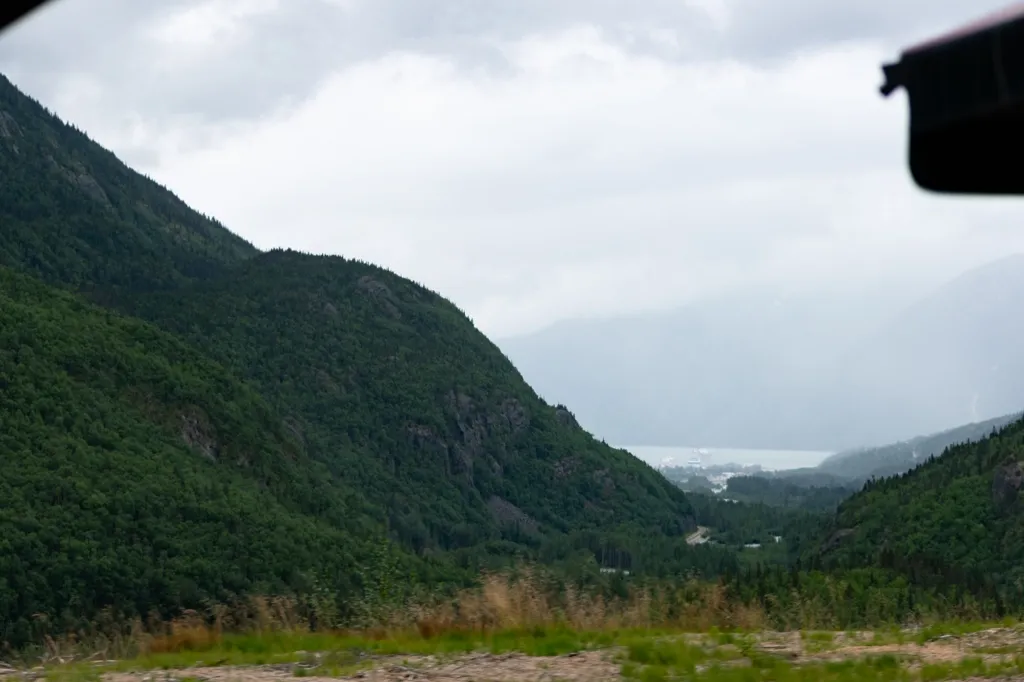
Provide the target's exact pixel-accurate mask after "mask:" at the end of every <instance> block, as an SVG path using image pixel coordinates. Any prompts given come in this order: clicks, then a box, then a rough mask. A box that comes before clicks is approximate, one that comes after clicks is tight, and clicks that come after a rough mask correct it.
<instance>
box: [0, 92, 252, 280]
mask: <svg viewBox="0 0 1024 682" xmlns="http://www.w3.org/2000/svg"><path fill="white" fill-rule="evenodd" d="M0 178H3V181H2V182H0V225H2V229H0V265H8V266H11V267H15V268H18V269H21V270H24V271H27V272H29V273H31V274H33V275H35V276H37V277H40V278H42V279H44V280H46V281H48V282H50V283H54V284H61V285H71V286H74V287H78V288H93V287H126V288H130V289H133V290H138V289H150V288H154V287H161V286H169V285H174V284H179V283H181V282H184V281H188V280H189V279H192V278H194V277H202V276H207V275H210V274H212V273H214V272H217V271H219V269H220V268H221V267H223V266H225V265H228V264H232V263H237V262H239V261H241V260H243V259H245V258H248V257H250V256H253V255H255V254H256V253H257V251H256V249H255V248H254V247H252V246H251V245H250V244H249V243H248V242H246V241H245V240H244V239H242V238H241V237H239V236H237V235H235V234H232V233H231V232H229V231H228V230H227V229H225V228H224V227H223V226H222V225H220V224H219V223H217V221H215V220H213V219H212V218H207V217H205V216H202V215H200V214H199V213H197V212H195V211H193V210H192V209H190V208H189V207H188V206H186V205H185V204H184V202H182V201H181V200H180V199H178V198H177V197H176V196H174V195H173V194H172V193H171V192H169V191H168V190H166V189H164V188H163V187H160V186H159V185H157V184H156V183H155V182H153V181H152V180H149V179H148V178H145V177H143V176H142V175H140V174H138V173H136V172H135V171H133V170H131V169H130V168H128V167H127V166H125V165H124V164H122V163H121V162H120V161H119V160H118V159H117V157H115V156H114V155H113V154H112V153H111V152H109V151H107V150H106V149H104V148H102V147H101V146H99V145H98V144H96V143H95V142H93V141H92V140H90V139H89V138H88V137H86V135H85V134H83V133H82V132H80V131H78V130H77V129H75V128H74V127H73V126H71V125H69V124H67V123H64V122H62V121H61V120H60V119H58V118H57V117H56V116H55V115H53V114H51V113H49V112H48V111H46V110H45V109H44V108H43V107H42V106H41V105H40V104H39V103H37V102H36V101H34V100H32V99H31V98H29V97H26V96H25V95H24V94H22V93H21V92H20V91H18V89H17V88H15V87H14V85H12V84H11V82H10V81H9V80H7V79H6V78H5V77H4V76H3V75H0Z"/></svg>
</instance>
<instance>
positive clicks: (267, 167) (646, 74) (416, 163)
mask: <svg viewBox="0 0 1024 682" xmlns="http://www.w3.org/2000/svg"><path fill="white" fill-rule="evenodd" d="M996 4H997V3H995V2H991V1H990V0H984V1H983V2H982V1H979V0H958V1H954V0H936V1H934V2H929V3H927V4H926V3H924V2H904V3H891V2H887V3H883V2H880V1H878V0H864V1H863V2H860V3H842V4H835V3H824V2H812V1H811V0H806V1H804V2H798V1H797V0H778V1H777V2H773V3H765V2H761V1H760V0H691V1H690V2H685V1H683V0H674V1H671V2H670V1H668V0H631V1H629V2H625V1H618V2H612V1H611V0H519V1H517V2H508V1H507V0H502V1H500V2H499V1H498V0H434V1H432V2H426V1H420V0H277V1H276V2H275V1H274V0H204V1H202V2H201V1H199V0H169V1H167V2H161V3H155V2H140V1H138V0H57V2H56V4H55V6H54V7H53V8H52V9H49V10H44V11H43V12H41V13H40V14H38V15H37V16H34V17H32V18H30V19H29V20H27V21H26V22H25V23H24V24H23V25H21V26H18V27H16V28H15V29H14V30H12V31H11V32H10V33H9V34H7V35H5V36H3V37H2V38H0V71H2V72H4V73H6V74H7V75H9V76H10V77H11V78H12V80H14V82H15V83H16V84H18V85H19V86H20V87H22V88H24V89H25V90H26V91H28V92H29V93H30V94H32V95H34V96H37V97H39V98H40V99H42V100H43V102H44V103H45V104H46V105H47V106H49V107H50V108H51V109H55V110H57V111H58V112H59V113H60V114H61V115H62V116H63V117H65V118H68V119H71V120H73V121H74V122H76V123H77V124H79V125H80V126H81V127H83V128H84V129H86V130H87V131H88V132H89V133H90V134H92V135H93V136H94V137H95V138H96V139H97V140H98V141H99V142H101V143H102V144H105V145H106V146H109V147H111V148H112V149H113V150H114V151H115V152H117V153H118V154H119V155H120V156H121V157H122V158H124V159H125V160H127V161H128V162H129V163H131V164H133V165H135V166H137V167H138V168H139V169H140V170H143V171H144V172H147V173H148V174H150V175H151V176H153V177H155V178H157V179H159V180H160V181H162V182H165V183H166V184H168V185H169V186H171V187H172V188H173V189H174V190H175V191H176V192H177V193H178V194H179V195H180V196H182V197H183V198H184V199H185V200H186V201H188V202H190V203H191V204H192V205H194V206H195V207H196V208H197V209H199V210H202V211H204V212H206V213H213V214H214V215H217V216H218V217H219V218H221V219H222V220H224V221H225V223H226V224H228V225H229V226H230V227H231V228H232V229H235V230H236V231H238V232H240V233H241V234H243V235H244V236H246V237H247V238H249V239H252V240H253V241H255V242H256V243H257V244H259V245H261V246H264V247H267V246H278V245H288V246H292V247H294V248H301V249H306V250H310V251H316V252H330V253H343V254H345V255H349V256H357V257H360V258H364V259H367V260H372V261H375V262H378V263H381V264H383V265H385V266H387V267H391V268H393V269H395V270H397V271H399V272H402V273H403V274H407V275H409V276H412V277H414V278H415V279H417V280H419V281H421V282H424V283H425V284H427V285H429V286H432V287H434V288H436V289H438V290H440V291H442V292H444V293H445V294H446V295H449V296H451V297H452V298H454V299H455V300H456V301H457V302H458V303H459V304H460V305H461V306H462V307H463V308H464V309H467V310H469V311H470V312H471V313H472V314H473V315H474V316H475V317H476V318H477V320H478V322H479V323H480V324H481V326H482V327H483V328H484V329H485V330H486V331H488V332H489V333H492V334H505V333H514V332H516V331H524V330H527V329H529V328H535V327H537V326H540V325H543V324H545V323H548V322H551V321H553V320H556V319H560V318H564V317H567V316H577V315H597V314H601V313H614V312H620V311H630V310H639V309H652V308H658V307H669V306H672V305H675V304H678V303H680V302H682V301H685V300H689V299H692V298H695V297H700V296H704V295H709V294H710V293H714V291H716V290H718V289H721V288H723V287H730V286H740V285H743V286H755V285H757V284H758V283H760V282H764V281H774V282H784V283H787V285H790V286H796V287H800V286H803V287H815V288H820V287H823V286H832V287H839V286H847V287H855V286H857V282H858V278H863V277H864V276H865V273H868V272H870V273H871V277H872V278H873V279H875V280H889V281H894V282H895V281H903V282H904V283H905V285H906V286H911V285H914V286H918V285H920V284H921V281H922V280H923V279H930V281H937V280H939V279H942V278H944V277H945V276H947V275H948V272H949V270H950V269H959V268H964V267H968V266H971V265H975V264H977V263H979V262H982V261H984V260H986V259H988V258H990V257H992V256H993V255H996V254H998V253H999V252H1000V251H1001V250H1007V249H1013V248H1021V247H1022V246H1024V244H1022V243H1021V242H1022V241H1024V238H1022V237H1021V233H1020V232H1019V231H1014V230H1010V229H1009V228H1007V227H1006V226H1009V225H1017V224H1019V222H1020V209H1019V208H1017V207H1016V205H1015V204H1007V203H998V202H997V203H990V204H978V203H971V202H967V203H951V204H950V203H942V201H941V200H938V199H936V198H934V197H928V196H925V195H921V194H920V193H917V192H915V191H914V190H913V189H912V187H911V186H910V184H909V180H908V178H907V174H906V169H905V159H904V157H903V154H904V146H903V145H904V139H903V135H904V126H905V108H904V105H903V104H902V103H901V102H899V101H884V100H881V98H880V97H879V96H878V94H877V91H876V86H877V83H878V81H879V80H880V74H879V71H878V67H879V64H880V62H881V61H882V60H883V59H885V58H887V57H891V56H895V51H896V50H897V49H898V47H899V46H900V45H902V44H904V43H906V42H912V41H916V40H917V39H919V38H922V37H927V35H929V34H930V33H931V32H932V31H934V30H942V29H945V28H950V27H952V26H954V25H956V24H958V23H959V22H961V21H963V20H965V19H969V18H972V17H973V16H975V15H976V14H978V13H981V12H984V11H986V10H987V9H990V8H991V7H992V6H994V5H996ZM204 8H205V9H204ZM203 11H206V12H207V13H208V14H207V15H206V19H202V15H201V14H200V15H196V14H194V13H196V12H203ZM189 12H192V13H193V14H192V15H191V16H192V20H191V21H192V23H189V21H190V20H189V16H190V15H189V14H188V13H189ZM196 16H200V19H201V20H200V21H197V20H196V19H195V17H196ZM211 27H212V28H214V29H217V30H215V31H212V32H211V30H210V29H211Z"/></svg>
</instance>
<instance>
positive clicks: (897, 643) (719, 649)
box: [0, 625, 1024, 682]
mask: <svg viewBox="0 0 1024 682" xmlns="http://www.w3.org/2000/svg"><path fill="white" fill-rule="evenodd" d="M261 637H263V636H260V635H251V636H248V637H247V638H246V639H244V640H232V643H229V642H224V643H222V644H219V645H215V646H213V647H212V648H210V649H209V650H207V651H203V652H199V651H183V652H178V653H166V654H160V655H155V656H154V655H150V656H147V657H141V658H138V659H132V660H123V661H96V660H93V661H84V662H82V661H80V662H68V663H61V662H59V661H57V662H56V663H57V664H56V665H54V664H53V663H54V662H51V663H50V664H48V665H42V666H36V667H25V668H18V667H10V668H7V669H2V668H0V681H4V682H15V680H18V682H21V681H22V680H36V679H43V678H45V679H47V680H51V681H52V682H291V681H292V680H297V679H298V678H301V679H302V680H303V682H328V681H330V682H340V681H342V680H364V681H366V682H398V681H399V680H424V681H426V680H430V681H431V682H469V681H471V680H473V681H481V682H483V681H493V682H527V681H530V682H532V681H541V680H543V681H547V682H554V681H556V680H564V681H566V682H568V681H574V682H575V681H583V680H593V681H596V682H600V681H603V680H607V681H613V680H642V681H644V682H646V681H647V680H652V681H653V680H671V679H693V680H707V681H708V682H734V681H735V682H741V681H742V682H747V681H754V680H756V681H758V682H768V681H772V680H778V681H783V680H785V681H787V682H789V681H793V682H796V681H799V682H803V681H806V682H811V681H815V682H817V681H819V680H820V681H823V682H829V681H834V682H839V681H840V680H842V681H849V682H858V681H860V680H873V681H876V682H882V681H889V680H892V681H897V680H898V681H901V682H919V681H920V682H932V681H937V680H965V681H966V680H969V681H972V682H973V681H975V680H983V679H1001V680H1016V681H1022V682H1024V625H1016V626H1001V627H988V628H983V627H981V626H978V625H975V626H973V627H970V626H963V625H947V626H931V627H928V628H925V629H903V630H896V629H893V630H888V631H868V632H822V631H817V632H807V631H803V632H760V633H747V634H743V633H722V632H718V631H715V630H713V631H711V632H708V633H702V634H693V633H690V634H672V635H667V634H661V635H654V634H643V633H641V632H637V631H633V632H629V633H621V634H604V635H594V634H592V633H591V634H581V633H573V632H571V631H554V632H548V631H542V630H535V631H532V632H518V633H506V634H504V635H496V636H495V635H491V636H487V637H486V638H482V639H479V640H476V639H475V638H473V637H472V636H467V635H464V634H463V635H455V636H451V635H445V636H440V637H437V638H432V639H422V638H420V639H410V640H407V643H403V642H402V641H400V640H396V641H390V642H389V641H387V640H383V641H382V640H376V641H373V640H363V644H359V643H358V642H359V640H354V639H352V638H350V637H346V638H339V639H338V640H337V643H336V644H337V645H336V646H334V647H325V648H324V650H322V651H308V650H296V651H292V652H290V653H288V652H283V651H282V645H283V644H285V643H286V642H285V641H284V640H288V639H289V636H288V635H282V634H280V633H278V634H274V635H269V636H267V637H266V638H265V640H264V641H262V642H261ZM270 640H273V641H270ZM302 641H303V640H302V638H297V639H295V640H294V643H295V644H301V642H302ZM319 641H321V642H322V641H323V640H319ZM306 642H307V643H312V642H310V641H309V640H306ZM224 645H228V646H226V647H225V646H224ZM285 648H287V647H285ZM510 648H511V649H514V650H509V649H510ZM488 649H489V650H488ZM274 651H276V652H278V653H271V652H274ZM404 651H408V653H403V652H404ZM541 654H548V655H541ZM203 659H205V660H203Z"/></svg>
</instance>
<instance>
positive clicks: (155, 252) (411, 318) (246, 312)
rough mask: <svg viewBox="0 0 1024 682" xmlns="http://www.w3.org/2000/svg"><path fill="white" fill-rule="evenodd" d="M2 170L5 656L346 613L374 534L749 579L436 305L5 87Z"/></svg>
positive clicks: (404, 545)
mask: <svg viewBox="0 0 1024 682" xmlns="http://www.w3.org/2000/svg"><path fill="white" fill-rule="evenodd" d="M0 172H3V173H4V177H5V182H4V183H3V185H2V186H0V224H2V226H3V229H2V230H0V300H2V301H3V306H4V310H3V312H4V319H3V321H2V322H0V325H2V326H0V329H3V333H4V335H5V336H6V339H7V343H6V344H5V345H4V348H7V349H9V351H7V352H5V353H4V354H3V361H2V363H0V375H2V376H3V377H4V381H6V382H8V383H9V384H10V385H11V386H14V387H15V388H17V391H15V390H13V389H12V390H10V392H9V393H8V395H6V396H4V398H5V400H4V402H2V403H0V405H2V407H0V423H2V424H4V425H5V428H4V429H3V437H4V438H5V439H7V441H9V442H8V444H7V447H8V449H9V451H10V454H8V458H7V460H6V461H5V467H4V469H3V472H2V474H0V488H2V489H3V490H4V491H5V494H6V495H7V496H8V499H10V500H12V502H11V503H10V504H9V505H8V506H7V507H6V508H4V511H3V513H2V514H0V537H3V538H4V541H3V544H2V545H0V546H2V547H3V548H4V549H3V550H0V562H3V564H4V566H5V569H6V570H4V571H0V618H2V622H3V623H7V624H10V625H9V626H7V630H6V632H5V633H0V639H2V640H4V641H7V642H19V641H22V642H23V641H27V638H31V637H32V636H37V635H39V632H41V630H38V628H42V627H43V626H42V625H40V623H41V622H45V623H49V624H50V626H48V627H51V626H52V627H56V628H64V627H71V626H73V624H75V623H79V622H82V621H83V620H87V619H89V618H93V617H95V616H96V615H97V614H98V613H100V612H101V611H103V610H104V609H113V610H114V611H115V612H117V613H119V614H122V615H125V616H129V615H132V614H144V613H146V612H147V611H148V610H149V609H151V608H157V609H162V610H165V611H166V610H173V609H176V608H182V607H192V608H198V607H200V606H202V605H204V604H208V603H209V602H210V601H211V600H212V601H217V600H226V599H231V598H234V597H237V596H241V595H244V594H251V593H253V592H260V591H263V592H268V593H294V592H298V593H303V592H308V591H309V590H310V589H313V585H314V583H316V584H322V586H323V587H325V588H327V589H329V590H331V591H332V593H334V594H336V595H337V596H338V598H339V599H340V600H342V602H343V603H342V604H341V606H342V607H343V608H342V611H343V612H344V611H345V609H346V608H347V609H348V610H349V612H351V611H352V609H353V608H355V607H354V606H353V604H354V600H357V599H359V598H360V595H362V594H363V590H364V588H365V585H364V584H363V583H362V577H361V576H363V575H364V574H366V573H367V571H370V572H372V570H373V561H377V559H372V557H379V551H380V548H381V547H382V546H384V547H387V546H389V545H387V544H384V545H382V543H384V542H385V541H384V538H390V541H391V543H393V545H394V547H395V548H396V549H395V552H397V554H394V552H393V554H394V560H395V561H397V562H398V563H399V565H400V566H402V567H403V568H402V570H403V571H406V572H408V573H410V574H411V575H412V576H413V577H414V578H415V579H416V580H422V581H427V582H432V583H438V582H439V581H444V580H452V581H459V580H463V579H464V578H465V577H466V576H468V575H471V574H472V573H473V572H474V571H476V570H479V569H480V568H485V567H490V566H496V565H503V564H507V563H509V562H512V561H516V560H520V559H530V560H537V561H543V562H546V563H557V562H563V563H564V562H570V563H572V562H575V564H577V565H588V566H590V567H591V569H592V570H593V571H596V567H597V565H598V564H599V563H601V562H605V561H612V562H614V564H615V565H616V566H618V567H629V568H632V569H633V570H634V571H640V570H644V571H649V572H656V573H662V574H665V573H669V572H683V571H685V570H689V569H693V568H697V569H698V570H705V571H711V572H713V571H717V570H720V569H721V568H722V567H723V566H726V567H728V566H731V565H734V564H735V561H734V558H733V557H732V556H731V555H728V554H725V553H721V552H715V551H713V550H711V549H699V550H692V549H688V548H687V546H686V544H685V536H686V534H687V533H689V532H690V531H692V530H693V529H694V528H695V522H694V518H693V508H692V506H691V505H690V503H689V500H688V499H687V497H686V496H685V494H684V493H683V492H682V491H680V490H678V489H677V488H676V487H675V486H673V485H672V484H671V483H669V482H668V481H666V480H665V479H664V478H663V477H662V476H660V475H659V474H658V473H657V472H656V471H655V470H654V469H652V468H651V467H650V466H648V465H646V464H645V463H643V462H642V461H640V460H639V459H637V458H635V457H633V456H632V455H630V454H629V453H627V452H625V451H623V450H616V449H613V448H611V447H609V446H607V445H605V444H604V443H600V442H598V441H596V440H595V439H594V438H593V437H592V436H591V435H590V434H589V433H587V432H585V431H584V430H583V429H581V428H580V427H579V425H578V424H577V422H576V420H575V418H574V417H573V415H572V413H571V412H570V411H569V410H568V409H567V408H565V407H563V406H550V405H547V404H546V403H544V402H543V401H542V400H541V399H540V398H539V397H538V396H537V395H536V393H535V392H534V391H533V390H532V389H531V388H530V387H529V386H528V385H526V383H525V382H524V381H523V379H522V377H521V376H520V375H519V373H518V372H517V371H516V370H515V368H514V367H513V366H512V365H511V363H510V362H509V361H508V359H507V358H506V357H505V356H504V355H503V354H502V353H501V352H500V351H499V350H498V349H497V348H496V347H495V346H494V345H493V344H492V343H491V342H490V341H489V340H488V339H487V338H486V337H485V336H484V335H483V334H481V333H480V332H479V331H478V330H476V329H475V327H474V326H473V325H472V323H471V322H470V320H469V319H468V318H467V317H466V316H465V315H464V314H463V313H462V312H461V311H459V310H458V309H457V308H456V307H455V306H454V305H453V304H451V303H450V302H449V301H447V300H445V299H443V298H442V297H441V296H439V295H438V294H436V293H433V292H431V291H428V290H427V289H425V288H423V287H421V286H419V285H416V284H414V283H412V282H410V281H409V280H406V279H403V278H401V277H399V276H397V275H395V274H393V273H390V272H387V271H385V270H383V269H381V268H377V267H374V266H371V265H368V264H365V263H359V262H356V261H351V260H346V259H343V258H340V257H328V256H311V255H305V254H299V253H296V252H290V251H271V252H268V253H261V252H259V251H258V250H256V249H255V248H253V247H252V246H251V245H249V244H247V243H246V242H245V241H244V240H242V239H241V238H239V237H237V236H236V235H233V234H232V233H230V232H229V231H228V230H226V229H225V228H224V227H223V226H221V225H219V223H217V222H216V221H214V220H212V219H209V218H206V217H204V216H201V215H199V214H198V213H195V212H194V211H192V210H191V209H189V208H188V207H187V206H185V205H184V203H182V202H181V201H180V200H179V199H177V198H176V197H175V196H174V195H173V194H172V193H170V192H169V191H167V190H165V189H163V188H161V187H160V186H159V185H157V184H156V183H154V182H152V181H150V180H148V179H146V178H144V177H142V176H141V175H139V174H137V173H134V172H133V171H131V170H130V169H128V168H126V167H124V166H123V165H122V164H120V162H118V161H117V159H116V158H115V157H114V156H113V155H112V154H110V153H109V152H107V151H106V150H103V149H102V148H101V147H99V146H98V145H96V144H95V143H94V142H92V141H90V140H89V139H88V138H87V137H86V136H85V135H84V134H83V133H81V132H80V131H77V130H76V129H74V128H73V127H72V126H70V125H66V124H64V123H61V122H60V121H59V120H58V119H57V118H56V117H55V116H53V115H52V114H50V113H49V112H47V111H46V110H45V109H43V107H41V106H40V105H39V104H37V103H35V102H33V101H32V100H31V99H29V98H27V97H25V96H24V95H22V94H21V93H20V92H18V91H17V89H16V88H14V86H13V85H11V84H10V83H9V82H8V81H6V80H4V79H0ZM87 300H89V301H91V302H92V303H88V302H87ZM97 304H102V306H103V307H97ZM115 310H116V311H118V312H114V311H115ZM143 319H145V320H146V321H145V322H144V321H143ZM367 557H370V558H367ZM368 562H369V563H368ZM79 569H81V570H79ZM588 570H590V569H588ZM17 576H23V577H17ZM416 576H418V577H416ZM5 581H6V582H5ZM33 614H42V615H43V616H45V618H43V620H42V621H40V620H39V619H38V618H35V616H33ZM33 628H36V629H33Z"/></svg>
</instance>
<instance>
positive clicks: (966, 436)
mask: <svg viewBox="0 0 1024 682" xmlns="http://www.w3.org/2000/svg"><path fill="white" fill-rule="evenodd" d="M1022 417H1024V414H1022V413H1020V412H1018V413H1015V414H1009V415H1004V416H1002V417H996V418H995V419H988V420H985V421H983V422H975V423H972V424H966V425H964V426H959V427H957V428H955V429H949V430H947V431H942V432H940V433H935V434H930V435H927V436H918V437H916V438H911V439H909V440H906V441H901V442H899V443H893V444H891V445H886V446H883V447H878V448H857V449H855V450H845V451H843V452H837V453H836V454H834V455H830V456H829V457H827V458H826V459H825V461H823V462H822V463H821V464H819V465H818V466H817V470H819V471H822V472H824V473H827V474H832V475H834V476H837V477H840V478H843V479H847V480H850V481H856V482H858V483H863V482H864V481H866V480H868V479H870V478H885V477H887V476H895V475H898V474H902V473H905V472H907V471H909V470H911V469H913V468H914V467H916V466H918V465H919V464H922V463H923V462H925V461H927V460H928V459H929V458H930V457H932V456H937V455H940V454H941V453H942V452H943V450H945V449H946V448H948V447H951V446H953V445H960V444H963V443H973V442H977V441H979V440H981V439H983V438H985V437H987V436H989V435H991V434H992V432H993V431H996V430H998V429H1001V428H1002V427H1004V426H1006V425H1007V424H1010V423H1012V422H1014V421H1017V420H1019V419H1021V418H1022Z"/></svg>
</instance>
